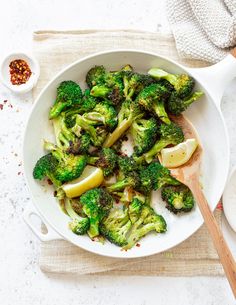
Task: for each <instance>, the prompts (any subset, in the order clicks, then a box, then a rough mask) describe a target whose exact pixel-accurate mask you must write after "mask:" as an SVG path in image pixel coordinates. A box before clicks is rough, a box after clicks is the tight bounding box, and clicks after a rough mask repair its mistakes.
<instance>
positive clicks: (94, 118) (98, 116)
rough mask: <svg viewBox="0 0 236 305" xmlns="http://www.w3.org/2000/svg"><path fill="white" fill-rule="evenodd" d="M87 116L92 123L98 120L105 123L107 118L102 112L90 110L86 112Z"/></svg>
mask: <svg viewBox="0 0 236 305" xmlns="http://www.w3.org/2000/svg"><path fill="white" fill-rule="evenodd" d="M84 116H85V118H86V119H88V120H91V121H92V122H91V123H92V124H93V123H98V122H101V123H103V124H104V125H105V123H106V122H105V119H104V116H103V115H101V114H100V113H98V112H89V113H86V114H84Z"/></svg>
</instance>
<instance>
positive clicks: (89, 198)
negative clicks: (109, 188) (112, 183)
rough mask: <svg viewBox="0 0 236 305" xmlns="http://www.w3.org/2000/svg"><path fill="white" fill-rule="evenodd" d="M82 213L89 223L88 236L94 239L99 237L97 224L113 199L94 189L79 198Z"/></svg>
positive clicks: (105, 213) (111, 204)
mask: <svg viewBox="0 0 236 305" xmlns="http://www.w3.org/2000/svg"><path fill="white" fill-rule="evenodd" d="M80 201H81V203H82V205H83V211H84V213H85V214H86V215H87V217H88V218H89V221H90V226H89V230H88V235H89V236H90V237H91V238H94V237H96V236H98V235H99V233H100V232H99V224H100V222H101V220H102V219H103V218H104V217H105V216H106V215H107V214H108V213H109V210H110V209H111V208H112V206H113V198H112V196H111V195H110V194H109V193H107V192H106V191H105V190H104V189H102V188H94V189H92V190H89V191H87V192H86V193H84V194H83V195H82V196H81V197H80Z"/></svg>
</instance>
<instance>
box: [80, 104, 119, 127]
mask: <svg viewBox="0 0 236 305" xmlns="http://www.w3.org/2000/svg"><path fill="white" fill-rule="evenodd" d="M83 117H84V118H85V119H87V120H89V121H91V124H96V125H104V126H105V127H107V129H108V130H112V129H114V127H116V124H117V113H116V110H115V108H114V107H113V106H111V105H109V104H108V103H105V102H103V103H98V104H96V106H95V107H94V108H93V109H92V110H91V111H89V112H87V113H85V114H84V115H83Z"/></svg>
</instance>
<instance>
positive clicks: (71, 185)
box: [62, 165, 104, 198]
mask: <svg viewBox="0 0 236 305" xmlns="http://www.w3.org/2000/svg"><path fill="white" fill-rule="evenodd" d="M103 180H104V177H103V171H102V170H101V169H100V168H97V167H95V166H91V165H87V166H86V167H85V169H84V171H83V173H82V175H81V176H80V177H79V178H77V179H75V180H73V181H70V182H67V183H65V184H63V185H62V189H63V190H64V192H65V193H66V196H67V197H69V198H74V197H78V196H80V195H82V194H83V193H84V192H86V191H88V190H90V189H92V188H94V187H98V186H99V185H100V184H101V183H102V182H103Z"/></svg>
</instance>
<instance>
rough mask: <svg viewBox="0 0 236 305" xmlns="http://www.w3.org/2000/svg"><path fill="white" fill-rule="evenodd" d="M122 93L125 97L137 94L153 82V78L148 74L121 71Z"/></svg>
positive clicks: (129, 97)
mask: <svg viewBox="0 0 236 305" xmlns="http://www.w3.org/2000/svg"><path fill="white" fill-rule="evenodd" d="M123 75H124V76H123V81H124V95H125V98H126V99H131V98H132V97H133V96H134V95H135V96H136V95H137V94H139V92H140V91H141V90H143V89H144V88H145V87H147V86H149V85H151V84H153V83H155V82H156V81H155V79H154V78H152V77H151V76H150V75H146V74H139V73H134V72H132V71H127V70H126V71H125V72H123Z"/></svg>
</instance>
